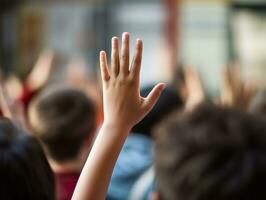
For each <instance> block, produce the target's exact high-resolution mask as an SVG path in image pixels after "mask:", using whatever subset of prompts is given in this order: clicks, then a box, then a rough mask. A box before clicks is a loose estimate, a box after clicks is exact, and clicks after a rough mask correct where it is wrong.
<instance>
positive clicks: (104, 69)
mask: <svg viewBox="0 0 266 200" xmlns="http://www.w3.org/2000/svg"><path fill="white" fill-rule="evenodd" d="M100 67H101V76H102V80H103V81H108V80H109V79H110V74H109V69H108V65H107V59H106V53H105V51H101V52H100Z"/></svg>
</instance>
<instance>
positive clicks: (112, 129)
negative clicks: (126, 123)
mask: <svg viewBox="0 0 266 200" xmlns="http://www.w3.org/2000/svg"><path fill="white" fill-rule="evenodd" d="M128 132H129V128H126V127H121V126H120V127H119V126H118V125H116V124H107V123H104V124H103V126H102V127H101V129H100V132H99V134H98V136H97V138H96V140H95V143H94V145H93V148H92V150H91V153H90V155H89V157H88V159H87V161H86V164H85V166H84V168H83V170H82V173H81V175H80V179H79V181H78V183H77V186H76V189H75V192H74V194H73V197H72V199H73V200H91V199H93V200H102V199H103V200H104V199H105V195H106V192H107V189H108V185H109V181H110V178H111V175H112V171H113V168H114V165H115V162H116V160H117V158H118V156H119V152H120V150H121V148H122V146H123V144H124V141H125V139H126V137H127V135H128Z"/></svg>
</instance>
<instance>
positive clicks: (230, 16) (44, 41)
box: [0, 0, 266, 94]
mask: <svg viewBox="0 0 266 200" xmlns="http://www.w3.org/2000/svg"><path fill="white" fill-rule="evenodd" d="M124 31H128V32H130V33H131V38H132V39H133V40H131V42H132V47H133V42H134V40H135V39H136V38H138V37H140V38H142V39H143V41H144V55H143V56H144V58H143V68H142V80H141V81H142V85H147V84H150V83H154V82H156V81H166V82H170V81H172V80H173V79H175V77H176V76H177V69H178V67H182V66H183V67H184V66H189V67H194V68H196V69H198V72H199V73H200V75H201V77H202V80H203V84H204V87H205V88H206V89H207V90H208V91H209V93H210V94H216V93H217V92H218V88H219V85H220V77H219V74H220V73H221V71H222V69H223V68H225V67H226V66H228V65H230V64H231V65H232V64H237V65H239V66H240V67H241V72H242V76H243V78H244V79H245V80H247V81H250V80H251V81H253V82H256V83H257V84H258V85H259V87H265V86H266V78H265V75H266V1H265V0H260V1H259V0H235V1H233V0H231V1H229V0H183V1H181V0H179V1H178V0H134V1H133V0H95V1H93V0H75V1H70V0H49V1H48V0H38V1H37V0H31V1H30V0H4V1H1V6H0V66H1V68H2V70H3V71H4V72H5V73H8V72H15V73H16V74H18V75H19V76H20V77H21V78H23V76H25V75H26V74H27V73H28V72H29V71H30V70H31V68H32V67H33V66H34V64H35V63H36V60H37V59H38V56H39V55H40V53H41V52H42V51H44V50H50V51H52V52H53V53H54V54H55V55H57V56H56V58H57V61H56V62H55V63H56V65H57V66H56V67H55V68H57V69H58V70H56V71H57V72H56V73H57V74H58V76H60V74H61V72H59V71H60V70H63V69H64V68H65V67H66V66H69V65H71V64H73V63H79V64H81V63H82V65H84V66H86V69H87V72H88V74H90V75H92V76H94V75H97V74H98V70H97V68H98V52H99V51H100V50H101V49H105V50H107V52H109V51H110V39H111V37H112V36H114V35H116V36H121V34H122V32H124ZM59 69H60V70H59ZM56 73H55V74H56Z"/></svg>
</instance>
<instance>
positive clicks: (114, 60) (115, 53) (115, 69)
mask: <svg viewBox="0 0 266 200" xmlns="http://www.w3.org/2000/svg"><path fill="white" fill-rule="evenodd" d="M118 48H119V40H118V38H117V37H113V38H112V57H111V68H112V73H113V74H114V75H115V76H117V75H118V74H119V50H118Z"/></svg>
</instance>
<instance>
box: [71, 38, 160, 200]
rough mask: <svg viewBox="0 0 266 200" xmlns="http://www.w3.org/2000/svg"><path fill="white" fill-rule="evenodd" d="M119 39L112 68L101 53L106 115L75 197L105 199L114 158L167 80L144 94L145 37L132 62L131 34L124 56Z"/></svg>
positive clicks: (77, 199)
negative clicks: (142, 73)
mask: <svg viewBox="0 0 266 200" xmlns="http://www.w3.org/2000/svg"><path fill="white" fill-rule="evenodd" d="M118 43H119V41H118V38H117V37H114V38H113V39H112V56H111V68H109V67H108V64H107V58H106V53H105V52H104V51H102V52H101V53H100V65H101V75H102V83H103V99H104V100H103V101H104V118H105V119H104V122H103V125H102V127H101V129H100V131H99V134H98V136H97V138H96V140H95V143H94V145H93V147H92V150H91V152H90V155H89V158H88V160H87V162H86V164H85V166H84V168H83V170H82V173H81V175H80V178H79V181H78V183H77V186H76V189H75V192H74V194H73V197H72V199H73V200H91V199H97V200H104V199H105V196H106V191H107V188H108V185H109V181H110V178H111V175H112V171H113V168H114V165H115V162H116V160H117V157H118V155H119V153H120V151H121V148H122V146H123V144H124V142H125V139H126V137H127V135H128V133H129V131H130V129H131V128H132V127H133V126H134V125H135V124H136V123H137V122H139V121H140V120H141V119H142V118H143V117H144V116H145V115H146V114H147V113H148V112H149V111H150V110H151V109H152V107H153V106H154V104H155V103H156V101H157V100H158V98H159V96H160V94H161V91H162V90H163V88H164V84H162V83H161V84H158V85H156V86H155V87H154V88H153V90H152V91H151V93H150V94H149V95H148V97H146V98H143V97H141V96H140V91H139V80H140V66H141V59H142V41H141V40H139V39H138V40H137V42H136V47H135V53H134V58H133V60H132V63H131V65H130V64H129V34H128V33H124V34H123V39H122V49H121V56H119V48H118V47H119V44H118Z"/></svg>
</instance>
